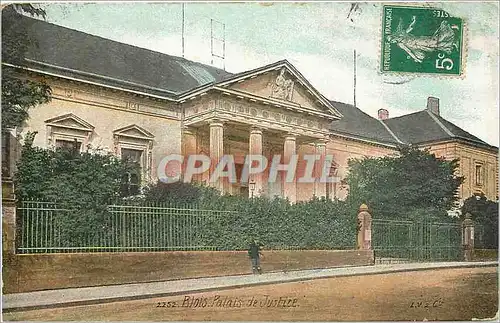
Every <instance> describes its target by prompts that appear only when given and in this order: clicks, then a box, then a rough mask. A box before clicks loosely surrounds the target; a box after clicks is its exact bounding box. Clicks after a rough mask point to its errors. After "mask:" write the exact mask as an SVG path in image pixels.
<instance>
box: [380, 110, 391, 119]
mask: <svg viewBox="0 0 500 323" xmlns="http://www.w3.org/2000/svg"><path fill="white" fill-rule="evenodd" d="M378 119H379V120H386V119H389V111H388V110H386V109H378Z"/></svg>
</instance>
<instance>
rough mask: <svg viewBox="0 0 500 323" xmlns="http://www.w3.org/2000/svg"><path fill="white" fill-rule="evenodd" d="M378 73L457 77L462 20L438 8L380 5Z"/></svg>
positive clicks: (460, 70)
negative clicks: (381, 7) (380, 40)
mask: <svg viewBox="0 0 500 323" xmlns="http://www.w3.org/2000/svg"><path fill="white" fill-rule="evenodd" d="M382 24H383V25H382V42H381V46H382V48H381V61H380V69H381V72H382V73H394V72H397V73H416V74H438V75H450V76H460V75H462V74H463V72H464V69H463V65H464V64H463V63H464V59H463V58H464V48H463V47H464V28H465V26H464V21H463V19H462V18H459V17H453V16H451V15H450V14H449V13H448V12H446V11H444V10H441V9H439V8H431V7H420V6H400V5H384V6H383V18H382Z"/></svg>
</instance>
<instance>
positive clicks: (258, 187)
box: [248, 127, 264, 197]
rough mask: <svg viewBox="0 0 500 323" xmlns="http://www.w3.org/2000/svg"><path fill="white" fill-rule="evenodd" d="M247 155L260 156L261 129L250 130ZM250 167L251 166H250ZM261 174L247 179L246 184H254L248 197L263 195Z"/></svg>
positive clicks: (252, 175)
mask: <svg viewBox="0 0 500 323" xmlns="http://www.w3.org/2000/svg"><path fill="white" fill-rule="evenodd" d="M249 153H250V155H256V156H262V129H259V128H256V127H252V128H251V129H250V141H249ZM250 166H251V165H250ZM262 175H263V173H262V172H261V173H258V174H251V175H250V176H249V178H248V182H249V183H251V182H254V183H255V188H254V191H253V192H251V191H250V190H249V191H248V194H249V196H248V197H252V194H253V196H260V195H261V194H262V193H263V184H264V181H263V177H262Z"/></svg>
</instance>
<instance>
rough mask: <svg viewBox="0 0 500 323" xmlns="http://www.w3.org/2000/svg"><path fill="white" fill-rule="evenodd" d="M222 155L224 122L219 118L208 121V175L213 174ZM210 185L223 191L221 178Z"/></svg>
mask: <svg viewBox="0 0 500 323" xmlns="http://www.w3.org/2000/svg"><path fill="white" fill-rule="evenodd" d="M223 155H224V124H223V122H222V121H220V120H212V121H210V160H211V163H210V175H212V174H213V172H214V170H215V167H216V166H217V164H218V163H219V161H220V159H221V158H222V156H223ZM210 185H211V186H213V187H214V188H216V189H218V190H219V191H220V192H221V193H224V182H223V179H220V178H219V179H218V180H217V181H216V182H215V183H210Z"/></svg>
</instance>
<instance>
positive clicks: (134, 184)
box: [121, 148, 143, 196]
mask: <svg viewBox="0 0 500 323" xmlns="http://www.w3.org/2000/svg"><path fill="white" fill-rule="evenodd" d="M142 154H143V151H142V150H137V149H127V148H122V149H121V158H122V160H126V161H129V162H131V163H136V164H137V165H138V166H139V168H138V169H137V170H136V171H135V172H128V173H127V174H124V175H123V177H122V189H121V191H122V196H132V195H137V194H139V188H140V185H141V170H140V169H141V167H142Z"/></svg>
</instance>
